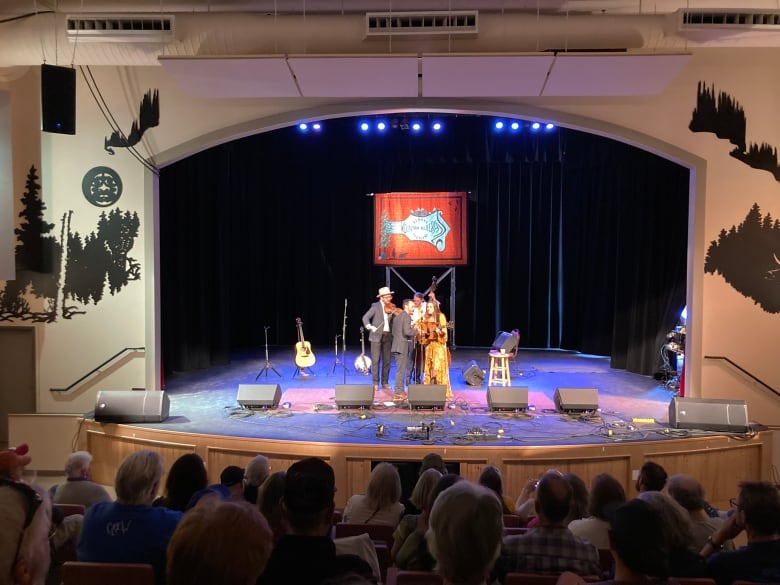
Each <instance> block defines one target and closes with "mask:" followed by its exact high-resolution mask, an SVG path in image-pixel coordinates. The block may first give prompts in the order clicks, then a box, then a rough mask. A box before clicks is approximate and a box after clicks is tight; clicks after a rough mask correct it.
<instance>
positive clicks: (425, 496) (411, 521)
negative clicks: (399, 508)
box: [390, 468, 442, 569]
mask: <svg viewBox="0 0 780 585" xmlns="http://www.w3.org/2000/svg"><path fill="white" fill-rule="evenodd" d="M441 477H442V475H441V473H439V470H437V469H433V468H429V469H426V470H425V471H424V472H423V473H422V475H420V477H419V478H418V479H417V483H416V484H415V486H414V489H413V490H412V495H411V497H410V501H411V503H412V504H413V505H414V506H415V508H417V509H418V510H419V511H420V512H419V513H418V514H406V515H405V516H404V517H403V518H402V519H401V521H400V522H399V523H398V526H396V529H395V532H393V548H392V549H391V551H390V557H391V558H392V559H393V560H394V561H395V558H396V556H397V555H398V551H399V550H401V546H402V545H403V543H404V542H405V541H406V539H407V538H408V537H409V535H410V534H412V533H413V532H414V531H415V530H417V518H418V516H420V514H423V513H425V511H426V510H427V509H428V500H429V498H430V495H431V492H433V490H434V489H435V488H436V484H437V483H438V482H439V480H440V479H441ZM426 528H427V527H426ZM407 561H408V559H407ZM399 568H401V569H417V567H415V566H414V562H413V561H412V562H407V563H405V565H404V566H403V567H401V566H400V565H399Z"/></svg>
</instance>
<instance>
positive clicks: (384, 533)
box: [333, 522, 395, 549]
mask: <svg viewBox="0 0 780 585" xmlns="http://www.w3.org/2000/svg"><path fill="white" fill-rule="evenodd" d="M394 530H395V528H394V527H393V526H386V525H384V524H352V523H350V522H339V523H338V524H336V525H335V526H334V530H333V536H334V538H343V537H345V536H357V535H358V534H368V535H369V536H370V537H371V540H373V541H376V542H383V543H385V544H386V545H387V548H389V549H392V548H393V531H394Z"/></svg>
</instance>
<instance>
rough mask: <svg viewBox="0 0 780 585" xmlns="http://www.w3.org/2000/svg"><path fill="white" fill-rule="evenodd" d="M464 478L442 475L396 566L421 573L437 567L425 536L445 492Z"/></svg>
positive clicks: (399, 553)
mask: <svg viewBox="0 0 780 585" xmlns="http://www.w3.org/2000/svg"><path fill="white" fill-rule="evenodd" d="M462 479H463V478H462V477H461V476H459V475H458V474H456V473H448V474H446V475H442V476H441V477H440V478H439V481H438V482H436V485H435V486H434V488H433V489H432V490H431V493H430V494H429V495H428V500H427V503H426V504H425V507H424V509H423V511H422V512H421V513H420V514H418V516H417V526H416V528H415V530H414V531H413V532H412V533H411V534H409V535H408V536H407V537H406V540H404V542H403V544H402V545H401V547H400V548H399V549H398V552H397V553H396V555H395V564H396V565H397V566H398V567H399V568H405V569H415V570H419V571H430V570H432V569H433V567H434V566H435V565H436V561H435V560H434V558H433V557H432V556H431V553H430V551H429V550H428V543H427V541H426V540H425V534H426V532H428V527H429V525H428V521H429V518H430V513H431V509H432V508H433V504H434V503H435V502H436V498H438V497H439V494H441V493H442V492H443V491H444V490H446V489H448V488H450V487H452V486H453V485H455V484H456V483H458V482H459V481H461V480H462Z"/></svg>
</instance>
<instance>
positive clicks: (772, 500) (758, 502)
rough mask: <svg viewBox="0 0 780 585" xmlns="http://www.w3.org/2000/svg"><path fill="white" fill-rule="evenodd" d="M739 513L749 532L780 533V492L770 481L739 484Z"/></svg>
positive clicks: (751, 536) (758, 533)
mask: <svg viewBox="0 0 780 585" xmlns="http://www.w3.org/2000/svg"><path fill="white" fill-rule="evenodd" d="M737 513H738V514H741V515H742V520H743V521H742V522H741V524H743V525H744V526H745V527H746V530H747V532H748V539H749V540H750V539H751V538H753V537H755V536H775V535H778V534H780V492H778V489H777V488H776V487H775V486H774V485H773V484H771V483H769V482H768V481H743V482H742V483H740V484H739V495H738V496H737Z"/></svg>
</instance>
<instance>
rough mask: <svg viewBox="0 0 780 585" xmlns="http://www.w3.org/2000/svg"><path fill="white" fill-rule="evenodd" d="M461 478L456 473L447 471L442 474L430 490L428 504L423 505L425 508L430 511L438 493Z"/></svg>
mask: <svg viewBox="0 0 780 585" xmlns="http://www.w3.org/2000/svg"><path fill="white" fill-rule="evenodd" d="M462 480H463V478H462V477H461V476H459V475H458V474H457V473H447V474H445V475H442V476H441V477H440V478H439V481H437V482H436V485H435V486H434V487H433V489H432V490H431V493H430V495H429V496H428V504H427V505H426V506H425V509H426V510H427V511H428V512H430V511H431V510H432V509H433V504H434V502H436V498H438V497H439V494H440V493H442V492H443V491H444V490H446V489H447V488H450V487H452V486H454V485H455V484H456V483H458V482H459V481H462Z"/></svg>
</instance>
